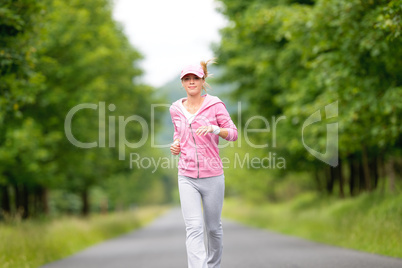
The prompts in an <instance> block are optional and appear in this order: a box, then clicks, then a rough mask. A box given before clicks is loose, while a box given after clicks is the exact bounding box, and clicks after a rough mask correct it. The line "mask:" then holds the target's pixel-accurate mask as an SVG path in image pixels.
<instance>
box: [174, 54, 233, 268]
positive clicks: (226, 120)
mask: <svg viewBox="0 0 402 268" xmlns="http://www.w3.org/2000/svg"><path fill="white" fill-rule="evenodd" d="M209 62H210V61H207V62H201V64H200V65H190V66H186V67H185V68H183V70H182V72H181V75H180V79H181V83H182V86H183V87H184V89H185V90H186V93H187V98H181V99H179V100H177V101H176V102H174V103H173V104H172V105H171V107H170V115H171V117H172V122H173V125H174V135H173V140H174V142H173V144H172V146H171V147H170V150H171V152H172V154H173V155H178V154H179V153H181V155H180V160H179V165H178V185H179V193H180V204H181V210H182V214H183V218H184V222H185V225H186V233H187V235H186V248H187V260H188V267H189V268H206V267H208V268H218V267H220V263H221V257H222V249H223V243H222V241H223V230H222V223H221V213H222V206H223V198H224V192H225V177H224V173H223V166H222V161H221V158H220V157H219V149H218V143H219V137H221V138H223V139H226V140H228V141H235V140H237V128H236V126H235V125H234V123H233V121H232V120H231V118H230V115H229V113H228V111H227V110H226V107H225V104H224V103H223V102H222V101H221V100H220V99H219V98H218V97H215V96H212V95H209V94H205V95H202V90H205V91H206V86H207V85H208V84H207V83H206V82H205V79H206V78H207V77H208V71H207V64H208V63H209ZM204 223H205V226H204ZM204 227H205V230H206V237H207V241H205V243H204Z"/></svg>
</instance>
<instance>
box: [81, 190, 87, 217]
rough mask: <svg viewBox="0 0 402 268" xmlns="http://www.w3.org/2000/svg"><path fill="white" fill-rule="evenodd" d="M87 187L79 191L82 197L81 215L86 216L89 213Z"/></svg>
mask: <svg viewBox="0 0 402 268" xmlns="http://www.w3.org/2000/svg"><path fill="white" fill-rule="evenodd" d="M88 195H89V194H88V189H85V190H84V191H82V193H81V198H82V215H83V216H88V214H89V196H88Z"/></svg>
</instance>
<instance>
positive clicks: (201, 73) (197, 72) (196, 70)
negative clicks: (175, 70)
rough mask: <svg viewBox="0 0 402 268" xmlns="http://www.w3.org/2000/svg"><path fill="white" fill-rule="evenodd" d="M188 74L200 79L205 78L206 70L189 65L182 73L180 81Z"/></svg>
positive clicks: (198, 66)
mask: <svg viewBox="0 0 402 268" xmlns="http://www.w3.org/2000/svg"><path fill="white" fill-rule="evenodd" d="M186 74H195V75H196V76H198V77H199V78H203V77H204V70H203V69H202V67H201V65H187V66H186V67H184V68H183V70H182V71H181V75H180V79H182V78H183V77H184V76H185V75H186Z"/></svg>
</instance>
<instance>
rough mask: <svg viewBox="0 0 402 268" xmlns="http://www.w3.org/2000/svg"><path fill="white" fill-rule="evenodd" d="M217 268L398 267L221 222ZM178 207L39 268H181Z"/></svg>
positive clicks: (398, 267)
mask: <svg viewBox="0 0 402 268" xmlns="http://www.w3.org/2000/svg"><path fill="white" fill-rule="evenodd" d="M223 228H224V255H223V260H222V267H223V268H270V267H272V268H355V267H361V268H382V267H384V268H393V267H395V268H401V267H402V259H395V258H389V257H384V256H379V255H374V254H367V253H363V252H358V251H354V250H346V249H342V248H338V247H332V246H327V245H322V244H318V243H313V242H309V241H306V240H302V239H298V238H294V237H290V236H284V235H280V234H276V233H272V232H269V231H266V230H260V229H256V228H250V227H246V226H244V225H241V224H238V223H235V222H232V221H229V220H224V221H223ZM185 251H186V249H185V228H184V223H183V219H182V217H181V212H180V209H179V208H175V209H172V210H171V211H169V212H168V213H166V214H164V215H163V216H161V217H160V218H158V219H157V220H155V221H154V222H153V223H152V224H150V225H149V226H147V227H145V228H143V229H140V230H137V231H134V232H132V233H129V234H127V235H124V236H121V237H118V238H115V239H112V240H109V241H107V242H104V243H101V244H98V245H95V246H93V247H90V248H88V249H86V250H84V251H82V252H80V253H78V254H76V255H73V256H71V257H69V258H66V259H63V260H61V261H57V262H53V263H51V264H48V265H45V266H43V268H66V267H71V268H81V267H82V268H95V267H96V268H106V267H107V268H120V267H132V268H181V267H183V268H185V267H187V266H186V265H187V260H186V252H185Z"/></svg>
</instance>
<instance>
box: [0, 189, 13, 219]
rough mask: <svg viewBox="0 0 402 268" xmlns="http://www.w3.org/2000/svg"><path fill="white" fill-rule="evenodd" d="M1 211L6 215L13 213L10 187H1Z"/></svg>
mask: <svg viewBox="0 0 402 268" xmlns="http://www.w3.org/2000/svg"><path fill="white" fill-rule="evenodd" d="M1 210H2V212H5V213H8V214H9V213H10V212H11V205H10V193H9V192H8V185H4V186H1Z"/></svg>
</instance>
